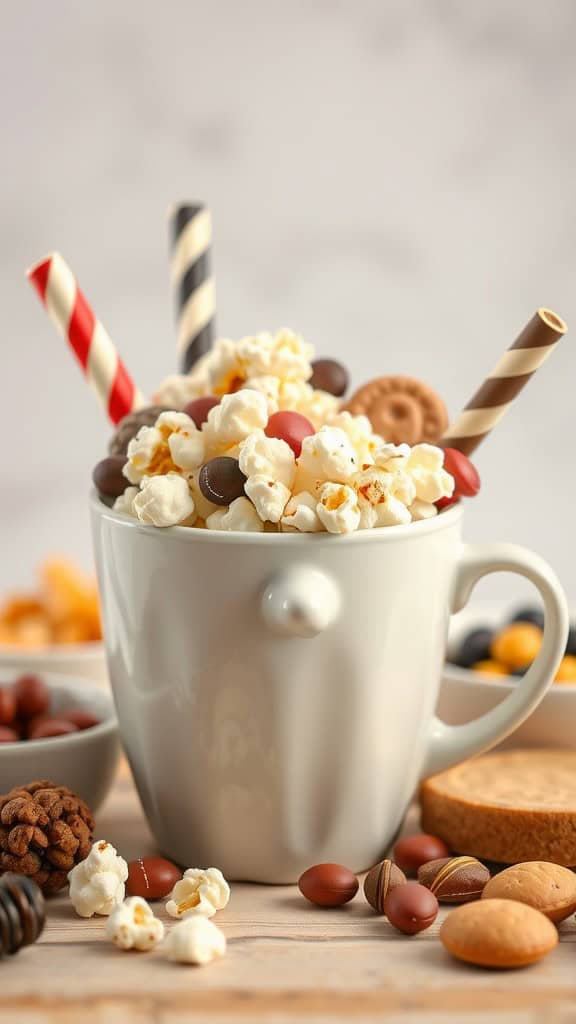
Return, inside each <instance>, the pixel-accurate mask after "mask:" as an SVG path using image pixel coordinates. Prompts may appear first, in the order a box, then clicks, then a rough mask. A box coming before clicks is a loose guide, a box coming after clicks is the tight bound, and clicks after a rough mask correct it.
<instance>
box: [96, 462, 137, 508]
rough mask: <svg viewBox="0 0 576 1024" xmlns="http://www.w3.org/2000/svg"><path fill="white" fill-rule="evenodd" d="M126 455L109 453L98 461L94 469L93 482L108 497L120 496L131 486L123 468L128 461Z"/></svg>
mask: <svg viewBox="0 0 576 1024" xmlns="http://www.w3.org/2000/svg"><path fill="white" fill-rule="evenodd" d="M127 461H128V460H127V458H126V456H125V455H109V456H108V458H106V459H102V461H101V462H98V463H97V465H96V466H94V469H93V471H92V483H93V484H94V486H95V488H96V490H97V491H98V493H99V494H102V495H104V497H106V498H119V497H120V495H121V494H124V491H125V490H126V488H127V487H128V486H129V482H128V480H127V479H126V477H125V476H124V475H123V473H122V470H123V468H124V466H125V465H126V463H127Z"/></svg>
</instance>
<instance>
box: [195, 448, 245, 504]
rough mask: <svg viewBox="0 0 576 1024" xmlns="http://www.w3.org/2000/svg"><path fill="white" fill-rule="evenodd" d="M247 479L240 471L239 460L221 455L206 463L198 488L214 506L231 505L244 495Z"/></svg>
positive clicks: (199, 477) (201, 471) (200, 474)
mask: <svg viewBox="0 0 576 1024" xmlns="http://www.w3.org/2000/svg"><path fill="white" fill-rule="evenodd" d="M245 483H246V477H245V476H244V473H243V472H242V470H241V469H240V466H239V464H238V460H237V459H231V458H230V456H229V455H219V456H218V457H217V458H215V459H210V461H209V462H205V463H204V465H203V466H202V469H201V470H200V473H199V476H198V486H199V488H200V490H201V491H202V494H203V495H204V497H205V498H207V499H208V501H211V502H213V504H214V505H230V503H231V502H233V501H234V500H235V499H236V498H240V497H241V495H243V494H244V484H245Z"/></svg>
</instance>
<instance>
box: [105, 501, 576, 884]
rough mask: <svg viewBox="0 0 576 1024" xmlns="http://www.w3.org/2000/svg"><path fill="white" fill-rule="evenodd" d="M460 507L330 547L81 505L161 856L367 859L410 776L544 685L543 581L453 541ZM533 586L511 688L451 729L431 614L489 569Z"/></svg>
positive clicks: (231, 866) (549, 590)
mask: <svg viewBox="0 0 576 1024" xmlns="http://www.w3.org/2000/svg"><path fill="white" fill-rule="evenodd" d="M461 519H462V513H461V509H460V507H459V506H454V507H453V508H451V509H448V510H446V511H444V512H443V513H442V514H441V515H439V516H438V517H436V518H435V519H430V520H426V521H423V522H418V523H412V524H410V525H408V526H395V527H388V528H384V529H375V530H366V531H363V532H358V533H354V534H350V535H348V536H338V537H333V536H330V535H328V534H314V535H312V534H272V533H270V534H256V533H221V532H216V531H210V530H194V529H186V528H183V527H173V528H171V529H166V530H160V529H156V528H155V527H151V526H143V525H142V524H140V523H138V522H137V521H135V520H133V519H130V518H128V517H126V516H124V515H120V514H117V513H115V512H113V511H111V510H110V509H108V508H107V507H105V506H104V505H103V504H102V503H101V502H100V501H99V500H98V499H97V497H95V496H93V498H92V521H93V532H94V539H95V546H96V557H97V565H98V574H99V579H100V588H101V595H102V601H103V615H104V633H105V640H106V647H107V654H108V666H109V672H110V678H111V681H112V686H113V690H114V697H115V701H116V707H117V711H118V718H119V721H120V727H121V731H122V737H123V741H124V745H125V748H126V752H127V754H128V757H129V760H130V764H131V766H132V770H133V773H134V778H135V780H136V785H137V787H138V791H139V794H140V798H141V800H142V804H143V806H144V810H145V812H146V815H147V818H148V821H149V823H150V825H151V827H152V830H153V832H154V835H155V837H156V839H157V841H158V844H159V846H160V849H161V850H162V851H163V852H164V853H165V854H166V855H168V856H170V857H171V858H172V859H174V860H176V861H177V862H178V863H180V864H184V865H186V866H193V867H194V866H208V865H215V866H216V867H219V868H221V869H222V871H223V872H224V874H225V875H226V876H227V877H228V878H231V879H247V880H252V881H258V882H277V883H280V882H294V881H295V880H296V879H297V878H298V876H299V874H300V873H301V872H302V871H303V870H304V869H305V868H307V867H309V866H310V865H311V864H315V863H318V862H320V861H337V862H340V863H342V864H346V865H348V866H349V867H350V868H352V869H353V870H355V871H360V870H362V869H364V868H367V867H369V866H370V865H372V864H374V863H376V861H377V860H378V859H379V858H380V857H381V856H382V854H383V852H384V851H385V850H386V848H387V846H388V844H389V843H390V841H391V840H392V839H393V837H394V835H395V834H396V832H397V830H398V828H399V826H400V824H401V821H402V817H403V815H404V813H405V811H406V808H407V806H408V803H409V801H410V799H411V797H412V795H413V793H414V790H415V788H416V786H417V784H418V781H419V780H420V779H421V778H423V777H424V776H426V775H427V774H430V773H432V772H436V771H439V770H441V769H443V768H447V767H448V766H449V765H452V764H455V763H456V762H458V761H461V760H463V759H464V758H466V757H469V756H471V755H472V754H476V753H478V752H480V751H483V750H486V749H488V748H489V747H491V746H493V745H494V744H495V743H497V742H498V741H499V740H501V739H502V738H503V737H504V736H505V735H506V734H508V733H509V732H510V731H511V730H513V729H514V727H515V726H517V725H518V724H519V723H520V722H521V721H523V719H524V718H526V716H527V715H528V714H529V713H530V712H531V711H532V709H533V708H534V707H535V706H536V704H537V703H538V701H539V700H540V699H541V697H542V695H543V694H544V692H545V691H546V689H547V687H548V685H549V683H550V681H551V679H552V678H553V676H554V673H555V671H556V668H557V666H558V664H559V662H560V659H561V657H562V654H563V651H564V647H565V643H566V637H567V631H568V613H567V609H566V603H565V600H564V597H563V594H562V590H561V588H560V585H559V583H558V581H557V580H556V578H555V576H554V574H553V573H552V571H551V570H550V569H549V568H548V566H547V565H546V564H545V563H544V562H543V561H542V560H541V559H540V558H538V557H537V556H536V555H533V554H531V553H530V552H528V551H525V550H523V549H521V548H518V547H515V546H513V545H509V544H498V545H486V546H468V545H464V544H462V542H461ZM496 571H509V572H516V573H519V574H520V575H522V576H526V577H527V578H528V579H530V580H531V581H532V582H533V583H534V584H535V586H536V587H537V589H538V590H539V592H540V595H541V597H542V600H543V602H544V607H545V612H546V624H545V628H544V641H543V645H542V649H541V652H540V654H539V655H538V658H537V659H536V661H535V663H534V664H533V666H532V667H531V668H530V669H529V671H528V672H527V673H526V675H525V676H524V678H523V680H522V682H521V685H519V686H518V688H517V690H516V691H515V692H514V693H513V694H512V695H511V696H509V697H508V698H507V700H505V701H504V702H503V703H502V704H500V705H499V706H498V707H496V708H494V709H493V710H492V711H490V712H489V713H487V714H485V715H483V716H482V717H480V718H478V719H476V720H475V721H473V722H470V723H468V724H466V725H460V726H447V725H444V724H443V723H442V722H440V721H439V720H438V719H437V718H436V717H435V715H434V708H435V705H436V700H437V695H438V687H439V682H440V677H441V672H442V665H443V661H444V654H445V644H446V636H447V628H448V619H449V616H450V613H451V612H454V611H456V610H458V609H459V608H461V607H462V606H463V604H464V603H465V602H466V601H467V599H468V596H469V594H470V591H471V589H472V587H473V586H474V584H475V583H476V581H477V580H478V579H479V578H480V577H482V576H484V575H485V574H486V573H489V572H496Z"/></svg>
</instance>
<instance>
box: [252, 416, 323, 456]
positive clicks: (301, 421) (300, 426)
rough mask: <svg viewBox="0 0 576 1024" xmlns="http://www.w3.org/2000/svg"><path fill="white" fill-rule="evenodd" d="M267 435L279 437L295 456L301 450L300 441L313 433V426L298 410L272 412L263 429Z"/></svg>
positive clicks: (298, 454)
mask: <svg viewBox="0 0 576 1024" xmlns="http://www.w3.org/2000/svg"><path fill="white" fill-rule="evenodd" d="M264 433H265V434H266V436H267V437H279V438H280V440H281V441H286V444H289V445H290V447H291V449H292V451H293V452H294V455H295V456H296V458H299V456H300V452H301V451H302V441H303V440H304V438H305V437H310V434H313V433H314V427H313V426H312V424H311V423H310V420H307V419H306V417H305V416H302V414H301V413H299V412H274V413H272V415H271V417H270V419H269V420H268V423H267V425H266V427H265V429H264Z"/></svg>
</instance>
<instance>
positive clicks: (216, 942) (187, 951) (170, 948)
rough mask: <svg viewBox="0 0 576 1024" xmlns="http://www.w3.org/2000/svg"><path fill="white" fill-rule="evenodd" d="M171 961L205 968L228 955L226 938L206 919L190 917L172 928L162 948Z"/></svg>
mask: <svg viewBox="0 0 576 1024" xmlns="http://www.w3.org/2000/svg"><path fill="white" fill-rule="evenodd" d="M162 949H163V950H164V953H165V955H166V956H167V957H168V959H169V960H174V961H176V962H177V963H181V964H198V965H200V966H204V965H205V964H209V963H210V962H211V961H212V960H216V959H217V957H222V956H224V954H225V953H226V936H225V935H224V933H223V932H221V931H220V929H219V928H217V927H216V925H215V924H214V923H213V922H212V921H209V920H208V918H206V917H189V918H188V919H187V920H185V921H181V923H180V924H177V925H175V927H174V928H172V930H171V932H170V934H169V935H168V938H167V939H166V942H165V943H164V945H163V946H162Z"/></svg>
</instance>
